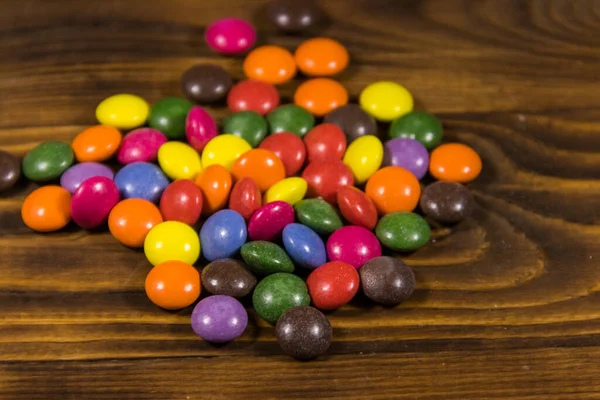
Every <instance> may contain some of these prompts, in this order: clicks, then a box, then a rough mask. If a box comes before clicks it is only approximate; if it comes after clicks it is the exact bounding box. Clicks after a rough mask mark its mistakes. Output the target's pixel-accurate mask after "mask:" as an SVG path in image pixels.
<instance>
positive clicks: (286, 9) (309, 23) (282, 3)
mask: <svg viewBox="0 0 600 400" xmlns="http://www.w3.org/2000/svg"><path fill="white" fill-rule="evenodd" d="M267 18H268V19H269V20H270V21H271V23H272V24H273V25H275V26H276V27H277V28H278V29H280V30H282V31H284V32H301V31H306V30H308V29H310V28H313V27H314V26H316V25H317V24H318V22H319V21H320V20H321V18H322V13H321V10H320V9H319V7H318V6H317V3H316V1H314V0H303V1H298V0H276V1H272V2H270V3H269V5H268V6H267Z"/></svg>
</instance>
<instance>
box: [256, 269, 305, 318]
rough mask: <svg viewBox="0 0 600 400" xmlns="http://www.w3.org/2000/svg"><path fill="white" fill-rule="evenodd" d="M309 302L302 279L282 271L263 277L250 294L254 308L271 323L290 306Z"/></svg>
mask: <svg viewBox="0 0 600 400" xmlns="http://www.w3.org/2000/svg"><path fill="white" fill-rule="evenodd" d="M309 304H310V297H309V295H308V289H307V288H306V284H305V283H304V281H303V280H302V279H300V278H298V277H297V276H296V275H292V274H288V273H284V272H278V273H275V274H272V275H269V276H267V277H266V278H264V279H263V280H262V281H260V282H259V283H258V285H256V288H255V289H254V293H253V294H252V305H253V306H254V310H255V311H256V313H257V314H258V315H259V316H260V317H262V318H263V319H264V320H266V321H268V322H270V323H272V324H274V323H275V322H277V320H278V319H279V317H280V316H281V315H282V314H283V313H284V312H286V311H287V310H289V309H290V308H292V307H295V306H307V305H309Z"/></svg>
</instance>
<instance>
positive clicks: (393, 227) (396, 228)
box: [375, 212, 431, 251]
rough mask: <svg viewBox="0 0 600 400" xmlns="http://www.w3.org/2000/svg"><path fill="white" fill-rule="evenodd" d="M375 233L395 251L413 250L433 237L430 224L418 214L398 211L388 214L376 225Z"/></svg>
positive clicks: (384, 243) (385, 244)
mask: <svg viewBox="0 0 600 400" xmlns="http://www.w3.org/2000/svg"><path fill="white" fill-rule="evenodd" d="M375 235H377V238H378V239H379V241H380V242H381V243H382V244H383V245H384V246H386V247H389V248H390V249H392V250H395V251H412V250H416V249H418V248H419V247H421V246H423V245H424V244H425V243H427V242H428V241H429V238H430V237H431V228H429V224H428V223H427V222H426V221H425V220H424V219H423V217H421V216H420V215H418V214H415V213H404V212H397V213H392V214H387V215H385V216H384V217H382V218H381V219H380V220H379V223H378V224H377V227H375Z"/></svg>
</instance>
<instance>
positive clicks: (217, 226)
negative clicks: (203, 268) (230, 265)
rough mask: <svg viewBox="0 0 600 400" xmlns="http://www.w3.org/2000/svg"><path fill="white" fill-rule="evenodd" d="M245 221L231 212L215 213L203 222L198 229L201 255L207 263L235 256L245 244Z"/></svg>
mask: <svg viewBox="0 0 600 400" xmlns="http://www.w3.org/2000/svg"><path fill="white" fill-rule="evenodd" d="M247 235H248V232H247V230H246V221H244V217H242V216H241V215H240V213H238V212H236V211H233V210H221V211H217V212H216V213H214V214H213V215H211V216H210V217H208V219H207V220H206V221H205V222H204V225H202V228H201V229H200V244H201V245H202V253H203V254H204V257H205V258H206V259H207V260H208V261H214V260H218V259H220V258H228V257H231V256H233V255H234V254H236V253H237V252H238V251H239V250H240V248H241V247H242V245H243V244H244V243H246V237H247Z"/></svg>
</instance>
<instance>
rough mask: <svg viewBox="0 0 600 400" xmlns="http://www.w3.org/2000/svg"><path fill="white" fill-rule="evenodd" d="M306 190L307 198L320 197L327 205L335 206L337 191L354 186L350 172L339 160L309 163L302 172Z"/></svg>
mask: <svg viewBox="0 0 600 400" xmlns="http://www.w3.org/2000/svg"><path fill="white" fill-rule="evenodd" d="M302 178H304V179H305V180H306V183H307V185H308V190H307V192H306V196H307V197H322V198H323V200H325V201H327V202H328V203H331V204H335V202H336V201H337V198H336V196H337V191H338V189H339V188H341V187H343V186H346V185H350V186H351V185H354V178H353V176H352V171H351V170H350V168H348V166H347V165H346V164H344V163H343V162H341V161H340V160H328V161H321V162H318V161H317V162H311V163H310V164H308V166H307V167H306V168H305V169H304V172H302Z"/></svg>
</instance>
